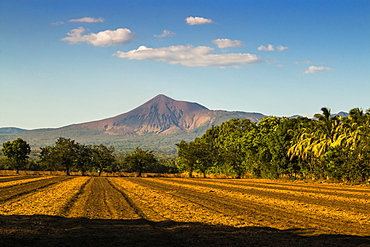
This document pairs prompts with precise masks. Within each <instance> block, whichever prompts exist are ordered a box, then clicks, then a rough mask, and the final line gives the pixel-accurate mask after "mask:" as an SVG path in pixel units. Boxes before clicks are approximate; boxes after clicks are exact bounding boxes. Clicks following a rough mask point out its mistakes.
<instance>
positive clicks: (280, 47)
mask: <svg viewBox="0 0 370 247" xmlns="http://www.w3.org/2000/svg"><path fill="white" fill-rule="evenodd" d="M257 49H258V50H259V51H276V50H277V51H284V50H286V49H288V47H284V46H281V45H279V46H278V47H276V48H275V47H274V46H273V45H271V44H268V45H267V46H264V45H261V46H259V47H258V48H257Z"/></svg>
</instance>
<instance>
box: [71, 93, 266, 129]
mask: <svg viewBox="0 0 370 247" xmlns="http://www.w3.org/2000/svg"><path fill="white" fill-rule="evenodd" d="M236 117H238V118H249V119H251V120H252V121H258V120H259V119H260V118H262V117H264V116H263V115H262V114H255V113H243V112H227V111H212V110H209V109H207V108H206V107H204V106H202V105H200V104H198V103H191V102H186V101H177V100H173V99H171V98H169V97H167V96H165V95H162V94H160V95H158V96H156V97H154V98H153V99H151V100H149V101H148V102H146V103H144V104H143V105H141V106H139V107H137V108H135V109H133V110H132V111H129V112H127V113H124V114H121V115H118V116H115V117H112V118H108V119H103V120H99V121H94V122H88V123H82V124H77V125H74V126H77V127H83V128H87V129H92V130H98V131H102V132H104V133H105V134H109V135H144V134H147V133H155V134H160V135H168V134H173V133H176V132H178V131H185V132H191V131H194V130H196V129H197V128H200V127H204V126H211V125H212V124H220V123H221V122H223V121H227V120H229V119H230V118H236Z"/></svg>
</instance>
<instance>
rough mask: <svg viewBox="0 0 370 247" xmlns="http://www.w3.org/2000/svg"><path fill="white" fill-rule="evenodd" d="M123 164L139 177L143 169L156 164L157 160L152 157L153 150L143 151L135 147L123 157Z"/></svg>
mask: <svg viewBox="0 0 370 247" xmlns="http://www.w3.org/2000/svg"><path fill="white" fill-rule="evenodd" d="M125 162H126V164H127V165H128V166H129V167H131V169H132V170H135V171H137V172H138V174H137V176H138V177H141V176H142V173H143V169H144V168H145V167H148V166H151V165H153V164H156V163H157V162H158V160H157V159H156V158H155V157H154V154H153V150H143V149H141V148H139V147H137V148H136V149H135V151H133V152H132V153H130V154H128V155H127V156H126V157H125Z"/></svg>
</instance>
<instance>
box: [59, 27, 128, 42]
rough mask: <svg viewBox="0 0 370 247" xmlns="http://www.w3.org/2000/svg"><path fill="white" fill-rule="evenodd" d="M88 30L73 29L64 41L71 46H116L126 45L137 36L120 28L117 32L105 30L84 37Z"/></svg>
mask: <svg viewBox="0 0 370 247" xmlns="http://www.w3.org/2000/svg"><path fill="white" fill-rule="evenodd" d="M85 31H86V29H84V28H83V27H79V28H76V29H72V30H71V31H70V32H69V33H67V35H68V36H69V37H65V38H63V39H62V40H63V41H68V42H69V43H70V44H77V43H81V42H86V43H90V44H92V45H94V46H114V45H125V44H128V43H130V42H131V41H132V40H134V39H135V35H134V33H133V32H131V30H129V29H127V28H118V29H117V30H105V31H101V32H99V33H90V34H86V35H82V33H83V32H85Z"/></svg>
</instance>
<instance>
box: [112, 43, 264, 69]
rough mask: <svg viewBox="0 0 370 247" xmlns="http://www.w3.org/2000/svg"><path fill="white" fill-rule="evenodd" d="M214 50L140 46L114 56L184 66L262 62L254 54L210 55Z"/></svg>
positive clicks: (188, 46) (215, 65) (236, 64)
mask: <svg viewBox="0 0 370 247" xmlns="http://www.w3.org/2000/svg"><path fill="white" fill-rule="evenodd" d="M213 50H214V49H213V48H211V47H207V46H198V47H193V46H192V45H187V46H181V45H179V46H169V47H162V48H148V47H146V46H140V47H139V48H138V49H136V50H131V51H128V52H122V51H117V52H116V53H115V54H113V55H114V56H117V57H119V58H127V59H135V60H145V59H147V60H154V61H158V62H164V63H169V64H181V65H184V66H190V67H198V66H213V67H220V68H223V67H226V66H236V67H237V66H241V65H252V64H256V63H259V62H262V60H261V59H260V58H259V57H257V56H256V55H254V54H248V53H229V54H210V52H212V51H213Z"/></svg>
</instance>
